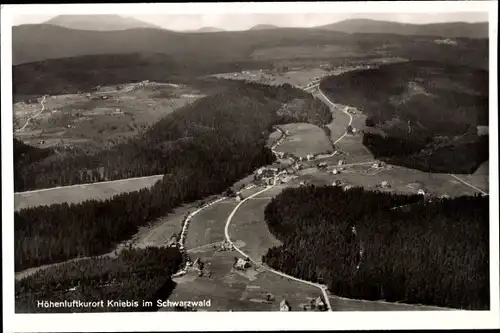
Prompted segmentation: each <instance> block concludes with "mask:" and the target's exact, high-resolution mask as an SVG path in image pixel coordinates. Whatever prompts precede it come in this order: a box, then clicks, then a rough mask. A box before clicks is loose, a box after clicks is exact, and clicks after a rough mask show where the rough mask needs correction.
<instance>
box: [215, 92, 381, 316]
mask: <svg viewBox="0 0 500 333" xmlns="http://www.w3.org/2000/svg"><path fill="white" fill-rule="evenodd" d="M316 87H318V91H319V93H320V94H321V96H322V97H323V98H324V99H325V100H326V101H327V102H328V103H329V106H330V107H333V106H335V104H334V103H333V102H332V101H330V100H329V99H328V97H326V96H325V95H324V94H323V92H322V91H321V90H320V89H319V84H318V85H313V86H311V87H308V88H306V89H304V90H309V89H313V88H316ZM342 112H344V113H345V114H347V115H348V116H349V123H348V125H351V124H352V116H351V114H349V113H348V112H346V111H344V110H342ZM346 135H347V131H346V132H345V133H344V134H342V136H341V137H340V138H338V139H337V140H336V141H335V142H334V144H336V143H338V142H339V141H341V140H342V139H343V138H344V137H345V136H346ZM369 163H371V162H369ZM275 184H276V178H275V183H274V184H273V185H270V186H268V187H266V188H264V189H263V190H261V191H258V192H257V193H254V194H252V195H250V196H249V197H247V198H245V199H244V200H242V201H241V202H240V203H238V205H236V207H234V209H233V211H232V212H231V214H229V216H228V218H227V220H226V226H225V228H224V235H225V237H226V240H227V241H228V242H229V243H230V244H231V245H232V246H233V248H234V249H235V250H236V251H237V252H239V253H240V254H241V255H242V256H243V257H245V258H249V259H250V260H251V261H252V262H253V263H254V264H255V265H257V266H259V267H261V268H263V269H265V270H267V271H269V272H271V273H274V274H276V275H279V276H282V277H285V278H287V279H290V280H294V281H297V282H301V283H304V284H308V285H310V286H313V287H316V288H318V289H320V290H321V293H322V294H323V299H324V301H325V304H326V306H327V308H328V311H332V306H331V304H330V299H329V297H328V293H327V290H328V288H327V286H325V285H323V284H319V283H314V282H311V281H307V280H302V279H299V278H296V277H294V276H291V275H288V274H285V273H283V272H280V271H277V270H275V269H272V268H270V267H268V266H266V265H264V264H260V263H259V262H258V261H257V260H255V259H253V258H250V257H249V256H248V254H246V253H245V252H243V251H242V250H241V249H240V248H238V247H237V246H236V245H235V244H234V242H233V241H232V240H231V237H230V235H229V225H230V224H231V220H232V219H233V217H234V215H235V214H236V212H237V211H238V209H239V208H240V207H241V205H243V204H244V203H245V202H246V201H248V200H250V199H252V198H254V197H256V196H258V195H259V194H261V193H264V192H266V191H268V190H269V189H271V188H273V187H274V186H275Z"/></svg>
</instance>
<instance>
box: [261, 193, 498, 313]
mask: <svg viewBox="0 0 500 333" xmlns="http://www.w3.org/2000/svg"><path fill="white" fill-rule="evenodd" d="M488 200H489V199H488V198H487V197H478V196H475V197H468V196H463V197H457V198H454V199H433V200H432V202H427V203H426V202H424V201H422V200H421V199H420V198H419V197H418V196H416V195H394V194H385V193H378V192H372V191H364V190H363V189H362V188H354V189H352V190H348V191H343V190H342V189H340V188H337V187H330V186H323V187H315V186H307V187H305V186H304V187H300V188H297V189H286V190H284V191H283V192H282V193H281V194H280V195H278V196H277V197H275V198H274V199H273V200H272V201H271V202H270V203H269V205H268V206H267V207H266V209H265V218H266V221H267V223H268V226H269V230H270V231H271V232H272V233H273V234H274V235H275V236H276V237H277V238H278V239H279V240H281V241H282V242H283V245H282V246H280V247H274V248H272V249H270V250H269V252H268V253H267V254H266V255H265V256H264V257H263V260H264V261H265V262H266V263H267V264H269V265H270V266H271V267H273V268H275V269H277V270H280V271H283V272H285V273H287V274H290V275H293V276H296V277H298V278H301V279H304V280H309V281H318V282H321V283H325V284H326V285H327V286H328V289H329V290H330V291H331V292H332V293H333V294H336V295H339V296H343V297H349V298H360V299H367V300H380V299H384V300H387V301H390V302H404V303H413V304H425V305H436V306H443V307H452V308H464V309H474V310H479V309H489V306H490V305H489V302H490V300H489V210H488V207H489V202H488ZM406 203H413V204H412V205H410V206H407V207H406V209H394V210H391V209H390V208H391V207H395V206H400V205H403V204H406ZM360 249H361V250H362V254H361V255H360ZM358 265H359V266H358ZM357 266H358V267H359V268H357Z"/></svg>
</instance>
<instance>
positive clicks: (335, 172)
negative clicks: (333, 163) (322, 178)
mask: <svg viewBox="0 0 500 333" xmlns="http://www.w3.org/2000/svg"><path fill="white" fill-rule="evenodd" d="M339 173H340V171H339V170H338V169H333V170H332V174H334V175H338V174H339Z"/></svg>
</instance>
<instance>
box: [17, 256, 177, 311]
mask: <svg viewBox="0 0 500 333" xmlns="http://www.w3.org/2000/svg"><path fill="white" fill-rule="evenodd" d="M181 261H182V258H181V254H180V252H179V251H178V250H177V249H176V248H155V247H150V248H146V249H143V250H137V249H125V250H123V251H121V252H120V254H119V255H118V256H117V257H114V258H111V257H100V258H91V259H84V260H79V261H74V262H69V263H64V264H61V265H58V266H55V267H51V268H48V269H44V270H40V271H38V272H36V273H34V274H33V275H30V276H28V277H26V278H24V279H22V280H20V281H16V284H15V294H16V302H15V308H16V312H18V313H33V312H36V313H40V312H42V313H43V312H59V313H60V312H110V311H127V312H132V311H156V310H157V307H156V306H155V305H156V300H157V299H163V300H165V299H167V298H168V296H169V295H170V293H171V292H172V290H173V289H174V287H175V283H174V282H173V281H172V280H171V275H172V274H173V273H175V272H176V271H177V269H178V268H179V265H180V264H181ZM65 300H66V301H68V302H71V301H73V300H76V301H82V302H101V300H102V301H103V305H104V306H102V307H101V306H96V307H94V308H91V307H73V308H71V307H52V308H44V307H40V306H38V304H37V302H38V301H53V302H58V301H65ZM108 300H109V301H119V300H121V301H127V300H128V301H138V303H137V306H132V307H114V306H108ZM143 300H145V301H152V302H153V305H154V306H152V307H149V306H146V307H143V306H142V301H143ZM129 304H130V303H129Z"/></svg>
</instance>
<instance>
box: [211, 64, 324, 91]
mask: <svg viewBox="0 0 500 333" xmlns="http://www.w3.org/2000/svg"><path fill="white" fill-rule="evenodd" d="M328 73H329V72H328V71H326V70H323V69H321V68H317V65H316V66H304V67H302V66H301V68H300V69H299V68H298V69H296V70H289V71H284V72H279V71H269V70H265V71H264V70H263V71H260V70H254V71H243V72H237V73H221V74H215V75H213V76H215V77H218V78H225V79H231V80H246V81H252V82H260V83H264V84H271V85H281V84H285V83H288V84H291V85H292V86H296V87H304V86H305V85H306V84H308V83H310V82H311V81H314V80H315V79H317V78H321V77H324V76H327V75H328Z"/></svg>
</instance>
